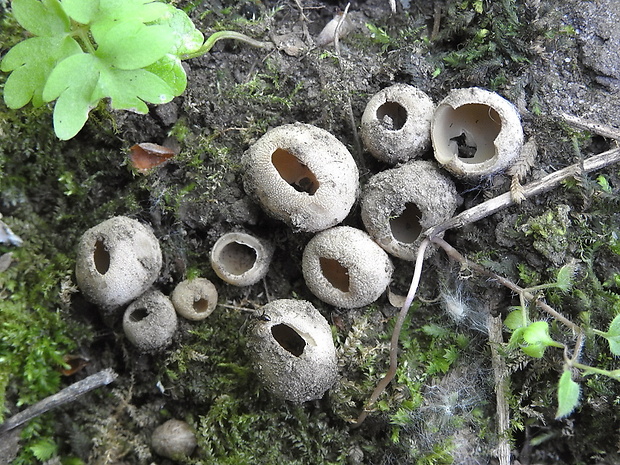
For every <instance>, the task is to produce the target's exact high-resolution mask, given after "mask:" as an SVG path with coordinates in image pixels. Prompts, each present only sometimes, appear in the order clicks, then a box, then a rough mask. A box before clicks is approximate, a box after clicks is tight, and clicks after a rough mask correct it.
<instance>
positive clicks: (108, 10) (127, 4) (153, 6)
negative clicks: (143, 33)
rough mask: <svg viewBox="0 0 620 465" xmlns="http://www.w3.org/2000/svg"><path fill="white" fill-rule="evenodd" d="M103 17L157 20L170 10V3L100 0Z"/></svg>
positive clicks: (138, 0) (146, 20)
mask: <svg viewBox="0 0 620 465" xmlns="http://www.w3.org/2000/svg"><path fill="white" fill-rule="evenodd" d="M99 11H100V18H101V19H108V20H124V19H127V18H131V19H132V20H136V21H140V22H142V23H151V22H153V21H157V20H158V19H160V18H161V17H162V16H164V15H165V14H166V13H167V12H168V5H166V4H165V3H161V2H159V1H153V0H99Z"/></svg>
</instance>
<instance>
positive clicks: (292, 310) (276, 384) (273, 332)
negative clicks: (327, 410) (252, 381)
mask: <svg viewBox="0 0 620 465" xmlns="http://www.w3.org/2000/svg"><path fill="white" fill-rule="evenodd" d="M261 312H263V317H262V318H255V319H253V320H252V322H251V323H250V325H249V327H248V333H249V334H248V350H249V351H250V355H251V357H252V360H253V364H254V367H255V369H256V371H257V374H258V376H259V377H260V379H261V381H262V383H263V384H264V385H265V387H266V388H267V389H268V390H269V391H270V392H271V393H273V394H274V395H276V396H277V397H279V398H282V399H284V400H288V401H290V402H295V403H302V402H306V401H309V400H314V399H320V398H321V397H322V396H323V394H324V393H325V391H327V390H328V389H329V388H330V387H332V385H333V384H334V383H335V382H336V379H337V375H338V371H337V360H336V349H335V347H334V342H333V340H332V333H331V330H330V327H329V325H328V324H327V321H326V320H325V318H323V316H322V315H321V314H320V313H319V311H318V310H317V309H316V308H314V306H313V305H312V304H311V303H310V302H306V301H304V300H292V299H281V300H275V301H273V302H270V303H268V304H267V305H265V306H264V307H263V308H262V309H261Z"/></svg>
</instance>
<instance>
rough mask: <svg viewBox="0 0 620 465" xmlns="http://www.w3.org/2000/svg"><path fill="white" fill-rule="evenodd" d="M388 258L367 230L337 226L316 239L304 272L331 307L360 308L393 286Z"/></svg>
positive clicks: (304, 262)
mask: <svg viewBox="0 0 620 465" xmlns="http://www.w3.org/2000/svg"><path fill="white" fill-rule="evenodd" d="M393 269H394V268H393V265H392V262H391V261H390V259H389V257H388V255H387V254H386V253H385V252H384V251H383V249H381V247H379V246H378V245H377V244H376V243H375V242H374V241H373V240H372V238H371V237H370V236H369V235H368V234H366V233H365V232H364V231H360V230H359V229H355V228H351V227H349V226H337V227H335V228H332V229H328V230H327V231H322V232H320V233H318V234H317V235H316V236H314V237H313V238H312V239H311V240H310V242H308V245H307V246H306V248H305V249H304V253H303V258H302V271H303V275H304V279H305V280H306V285H307V286H308V288H309V289H310V291H311V292H312V293H313V294H314V295H315V296H317V297H318V298H319V299H321V300H322V301H323V302H326V303H328V304H330V305H334V306H337V307H343V308H358V307H363V306H364V305H368V304H370V303H372V302H374V301H375V300H377V299H378V298H379V296H380V295H381V294H382V293H383V291H385V288H386V287H387V286H388V284H389V283H390V278H391V277H392V271H393Z"/></svg>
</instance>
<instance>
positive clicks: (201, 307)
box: [193, 297, 209, 313]
mask: <svg viewBox="0 0 620 465" xmlns="http://www.w3.org/2000/svg"><path fill="white" fill-rule="evenodd" d="M193 307H194V311H195V312H196V313H204V312H206V311H207V310H209V301H208V300H207V299H205V298H202V297H200V298H199V299H197V300H195V301H194V305H193Z"/></svg>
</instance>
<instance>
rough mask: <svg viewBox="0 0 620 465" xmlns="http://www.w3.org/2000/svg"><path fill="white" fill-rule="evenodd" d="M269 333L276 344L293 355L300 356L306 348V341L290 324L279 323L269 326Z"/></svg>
mask: <svg viewBox="0 0 620 465" xmlns="http://www.w3.org/2000/svg"><path fill="white" fill-rule="evenodd" d="M271 334H272V335H273V338H274V339H275V340H276V342H277V343H278V344H280V345H281V346H282V347H283V348H284V349H285V350H287V351H288V352H290V353H291V354H293V355H294V356H295V357H299V356H301V354H303V353H304V349H305V348H306V341H305V340H304V338H303V337H301V336H300V335H299V333H297V331H295V330H294V329H293V328H291V327H290V326H288V325H286V324H284V323H280V324H277V325H273V326H272V327H271Z"/></svg>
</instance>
